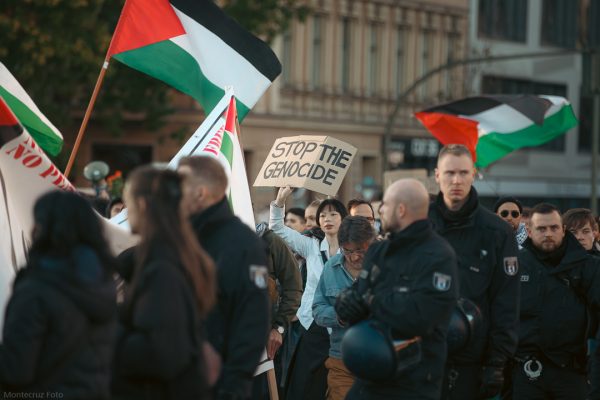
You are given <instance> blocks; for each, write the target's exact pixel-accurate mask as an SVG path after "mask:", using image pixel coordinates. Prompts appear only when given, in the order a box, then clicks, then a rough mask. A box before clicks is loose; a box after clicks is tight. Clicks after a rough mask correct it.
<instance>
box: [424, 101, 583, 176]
mask: <svg viewBox="0 0 600 400" xmlns="http://www.w3.org/2000/svg"><path fill="white" fill-rule="evenodd" d="M415 116H416V117H417V119H419V121H421V123H422V124H423V125H424V126H425V128H427V129H428V130H429V131H430V132H431V133H432V134H433V136H435V137H436V138H437V139H438V140H439V141H440V142H441V143H442V144H443V145H447V144H452V143H455V144H464V145H465V146H467V147H468V148H469V150H471V154H473V159H474V160H476V162H475V164H476V165H477V166H478V167H481V168H483V167H487V166H488V165H490V164H491V163H493V162H495V161H498V160H499V159H501V158H502V157H504V156H506V155H507V154H508V153H510V152H512V151H515V150H517V149H520V148H523V147H534V146H539V145H542V144H544V143H546V142H548V141H550V140H552V139H554V138H556V137H557V136H560V135H562V134H564V133H565V132H567V131H568V130H569V129H571V128H573V127H574V126H576V125H577V119H576V118H575V115H574V114H573V109H572V108H571V104H570V103H569V102H568V101H567V99H565V98H563V97H558V96H533V95H515V96H511V95H498V96H477V97H468V98H465V99H462V100H457V101H454V102H451V103H447V104H443V105H440V106H435V107H432V108H428V109H426V110H423V111H420V112H417V113H415Z"/></svg>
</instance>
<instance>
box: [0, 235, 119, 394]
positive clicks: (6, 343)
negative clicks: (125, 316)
mask: <svg viewBox="0 0 600 400" xmlns="http://www.w3.org/2000/svg"><path fill="white" fill-rule="evenodd" d="M116 317H117V313H116V291H115V284H114V280H113V279H112V276H111V274H110V273H107V272H105V268H104V267H103V266H102V265H101V264H100V260H99V259H98V257H97V256H96V253H95V252H94V251H93V250H91V249H90V248H88V247H83V246H82V247H78V248H76V249H74V250H73V252H72V254H71V257H65V258H57V257H50V256H48V257H41V258H38V259H37V260H36V261H34V262H33V263H30V265H28V266H27V267H26V268H24V269H22V270H20V271H19V273H18V274H17V277H16V279H15V282H14V287H13V294H12V296H11V298H10V300H9V302H8V306H7V308H6V315H5V320H4V331H3V341H2V345H1V346H0V383H1V386H2V388H1V389H2V391H5V392H21V391H22V392H38V393H46V392H53V393H54V392H56V393H62V394H63V395H64V397H62V398H63V399H65V400H68V399H109V398H110V367H111V360H112V349H113V343H114V334H115V327H116Z"/></svg>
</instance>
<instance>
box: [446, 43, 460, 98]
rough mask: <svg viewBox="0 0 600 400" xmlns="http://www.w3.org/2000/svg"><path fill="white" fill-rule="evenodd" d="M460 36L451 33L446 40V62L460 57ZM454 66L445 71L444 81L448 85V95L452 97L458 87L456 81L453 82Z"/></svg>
mask: <svg viewBox="0 0 600 400" xmlns="http://www.w3.org/2000/svg"><path fill="white" fill-rule="evenodd" d="M459 52H460V36H458V35H457V34H455V33H451V34H449V35H448V36H447V40H446V60H445V62H447V63H450V62H452V61H453V60H456V59H458V58H460V56H459ZM454 70H455V69H454V68H451V69H446V70H445V72H444V81H445V87H446V93H445V95H446V97H447V98H452V95H453V91H454V88H455V87H456V85H455V82H453V79H452V78H453V72H454Z"/></svg>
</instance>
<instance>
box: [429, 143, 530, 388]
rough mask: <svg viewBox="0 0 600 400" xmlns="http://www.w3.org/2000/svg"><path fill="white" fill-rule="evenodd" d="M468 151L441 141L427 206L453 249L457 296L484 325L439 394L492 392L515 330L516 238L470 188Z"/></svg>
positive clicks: (449, 368) (453, 358) (457, 357)
mask: <svg viewBox="0 0 600 400" xmlns="http://www.w3.org/2000/svg"><path fill="white" fill-rule="evenodd" d="M474 176H475V169H474V166H473V159H472V158H471V153H470V152H469V150H468V149H467V148H466V147H465V146H463V145H456V144H453V145H448V146H444V147H443V148H442V149H441V150H440V153H439V155H438V161H437V168H436V170H435V179H436V182H437V183H438V184H439V186H440V193H439V194H438V196H437V198H436V200H435V201H434V202H433V203H432V204H431V205H430V208H429V218H430V219H431V220H432V222H433V225H434V229H435V230H436V231H437V232H438V233H439V234H440V235H442V236H443V237H444V238H445V239H446V240H447V241H448V242H449V243H450V245H451V246H452V247H453V248H454V251H455V252H456V257H457V260H458V274H459V277H460V282H459V288H460V296H461V297H462V298H466V299H468V300H470V301H472V302H473V303H474V304H475V305H476V306H477V307H478V308H479V309H480V310H481V314H482V324H481V325H482V326H480V327H479V329H477V330H476V331H475V332H474V334H473V335H472V337H471V339H470V343H469V345H468V346H466V347H465V348H464V349H462V350H461V351H460V352H458V354H454V355H450V356H449V357H448V362H447V365H446V372H445V374H446V375H445V382H444V386H443V392H442V399H445V400H447V399H456V400H469V399H480V398H484V399H485V398H489V397H494V396H495V395H497V394H498V393H499V392H500V389H501V388H502V384H503V380H504V378H503V373H502V371H503V369H504V366H505V364H506V362H507V361H508V360H509V358H510V357H511V356H512V355H513V354H514V351H515V349H516V345H517V334H518V318H519V316H518V306H519V277H518V264H517V261H516V260H517V259H516V256H517V242H516V239H515V235H514V233H513V232H512V230H511V229H510V227H509V226H508V224H507V223H506V222H504V221H503V220H501V219H500V218H499V217H498V216H496V215H495V214H493V213H491V212H490V211H488V210H486V209H484V208H483V207H482V206H481V205H480V204H479V200H478V199H477V192H476V191H475V188H473V187H472V184H473V179H474Z"/></svg>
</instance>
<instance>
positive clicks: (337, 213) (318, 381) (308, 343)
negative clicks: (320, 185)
mask: <svg viewBox="0 0 600 400" xmlns="http://www.w3.org/2000/svg"><path fill="white" fill-rule="evenodd" d="M291 193H292V189H291V188H290V187H289V186H286V187H283V188H280V189H279V193H278V194H277V198H276V199H275V201H273V202H272V203H271V216H270V221H269V228H271V229H272V230H273V231H274V232H275V233H276V234H278V235H279V236H281V237H282V238H283V239H284V240H285V241H286V243H287V244H288V246H290V248H291V249H292V250H293V251H294V252H296V253H298V254H299V255H301V256H302V257H304V258H305V259H306V266H307V279H306V288H305V289H304V293H303V295H302V301H301V303H300V308H299V309H298V312H297V314H296V315H297V316H298V319H299V320H300V324H301V325H302V328H303V330H302V336H301V337H300V340H299V342H298V347H297V348H296V352H295V356H294V358H293V361H292V365H291V366H290V372H289V379H288V382H289V383H288V385H287V388H286V399H287V400H296V399H311V400H312V399H324V398H325V392H326V391H327V369H326V368H325V360H326V359H327V357H328V354H329V334H328V333H327V330H326V329H325V328H322V327H320V326H318V325H317V324H315V322H314V319H313V315H312V304H313V297H314V294H315V290H316V288H317V285H318V283H319V279H320V278H321V273H322V272H323V265H324V264H325V262H327V260H328V259H329V258H330V257H332V256H334V255H336V254H337V253H338V252H339V244H338V237H337V235H338V230H339V229H340V225H341V223H342V219H344V218H345V217H346V216H347V215H348V212H347V211H346V207H344V204H343V203H342V202H340V201H339V200H336V199H326V200H323V201H322V202H321V204H320V205H319V208H318V209H317V225H318V226H319V228H321V230H322V232H323V233H324V234H325V237H324V238H323V239H322V240H319V239H318V238H316V237H308V236H305V235H302V234H301V233H298V232H297V231H295V230H293V229H291V228H288V227H287V226H285V225H284V215H285V210H284V207H285V201H286V199H287V198H288V197H289V195H290V194H291Z"/></svg>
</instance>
